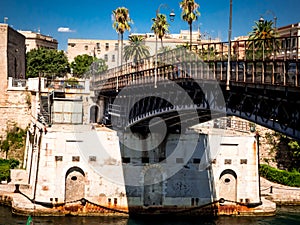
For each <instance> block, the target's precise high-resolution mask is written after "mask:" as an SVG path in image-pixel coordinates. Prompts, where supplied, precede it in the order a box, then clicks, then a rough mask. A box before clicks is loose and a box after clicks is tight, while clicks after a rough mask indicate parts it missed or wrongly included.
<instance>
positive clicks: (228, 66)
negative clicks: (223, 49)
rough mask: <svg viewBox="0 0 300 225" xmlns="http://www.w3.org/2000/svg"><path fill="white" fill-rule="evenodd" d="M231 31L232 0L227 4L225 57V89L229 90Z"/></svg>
mask: <svg viewBox="0 0 300 225" xmlns="http://www.w3.org/2000/svg"><path fill="white" fill-rule="evenodd" d="M231 31H232V0H230V5H229V28H228V57H227V78H226V90H229V89H230V87H229V80H230V60H231V56H230V54H231Z"/></svg>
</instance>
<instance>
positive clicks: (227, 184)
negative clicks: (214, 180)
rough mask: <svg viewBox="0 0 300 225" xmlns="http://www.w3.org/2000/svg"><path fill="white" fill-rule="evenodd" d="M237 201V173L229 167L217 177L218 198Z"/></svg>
mask: <svg viewBox="0 0 300 225" xmlns="http://www.w3.org/2000/svg"><path fill="white" fill-rule="evenodd" d="M220 198H224V199H226V200H230V201H235V202H236V201H237V175H236V173H235V172H234V171H233V170H231V169H226V170H224V171H223V172H222V173H221V175H220V177H219V199H220Z"/></svg>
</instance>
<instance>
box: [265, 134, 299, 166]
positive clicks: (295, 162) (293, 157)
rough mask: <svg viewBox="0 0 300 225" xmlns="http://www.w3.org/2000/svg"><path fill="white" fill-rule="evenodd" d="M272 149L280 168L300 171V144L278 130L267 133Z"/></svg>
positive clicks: (266, 137) (267, 140)
mask: <svg viewBox="0 0 300 225" xmlns="http://www.w3.org/2000/svg"><path fill="white" fill-rule="evenodd" d="M265 139H266V142H267V144H269V146H270V151H271V152H275V158H274V161H275V162H276V164H277V167H278V168H280V169H284V170H288V171H293V170H297V171H300V145H299V142H297V141H296V140H293V139H291V138H289V137H287V136H286V135H283V134H281V133H278V132H271V133H266V134H265Z"/></svg>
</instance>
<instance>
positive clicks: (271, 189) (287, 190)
mask: <svg viewBox="0 0 300 225" xmlns="http://www.w3.org/2000/svg"><path fill="white" fill-rule="evenodd" d="M260 182H261V185H260V186H261V195H262V196H264V197H265V198H266V199H268V200H271V201H273V202H275V203H276V204H277V205H300V188H297V187H289V186H285V185H281V184H277V183H273V182H271V181H268V180H267V179H265V178H263V177H261V178H260Z"/></svg>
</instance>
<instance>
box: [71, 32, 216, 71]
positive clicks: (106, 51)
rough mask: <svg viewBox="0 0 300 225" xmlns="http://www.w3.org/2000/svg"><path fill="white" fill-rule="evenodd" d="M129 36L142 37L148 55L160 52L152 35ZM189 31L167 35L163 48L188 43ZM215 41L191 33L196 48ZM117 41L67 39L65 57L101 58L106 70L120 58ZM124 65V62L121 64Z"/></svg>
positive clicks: (125, 43)
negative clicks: (104, 62)
mask: <svg viewBox="0 0 300 225" xmlns="http://www.w3.org/2000/svg"><path fill="white" fill-rule="evenodd" d="M130 36H142V37H144V38H145V45H146V46H148V47H149V52H150V55H151V56H153V55H154V54H155V49H156V45H157V50H158V51H160V49H161V47H162V43H161V40H160V39H156V36H155V34H154V33H132V34H130ZM189 41H190V35H189V31H187V30H181V31H180V33H179V34H168V35H166V36H165V37H164V38H163V47H168V48H176V46H180V45H184V44H186V43H189ZM219 41H220V40H219V39H215V40H211V39H210V40H207V39H205V40H201V33H200V31H194V32H193V33H192V45H193V47H197V46H198V45H199V44H200V43H214V42H219ZM128 44H129V41H128V40H124V41H123V47H124V46H126V45H128ZM118 46H120V43H118V40H90V39H68V50H67V56H68V59H69V62H72V61H73V60H74V58H75V57H76V56H78V55H83V54H87V55H90V56H94V57H96V58H102V59H104V60H105V61H106V64H107V65H108V68H113V67H116V66H117V65H118V64H119V60H120V56H119V58H118ZM123 63H125V61H124V62H123Z"/></svg>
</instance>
